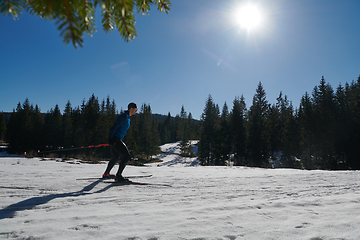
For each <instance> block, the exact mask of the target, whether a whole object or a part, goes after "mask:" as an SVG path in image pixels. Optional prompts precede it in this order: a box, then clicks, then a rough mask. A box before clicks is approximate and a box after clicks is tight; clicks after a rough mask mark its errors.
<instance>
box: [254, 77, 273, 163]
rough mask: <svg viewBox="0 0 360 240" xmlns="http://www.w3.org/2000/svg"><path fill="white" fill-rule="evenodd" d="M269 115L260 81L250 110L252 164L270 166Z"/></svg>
mask: <svg viewBox="0 0 360 240" xmlns="http://www.w3.org/2000/svg"><path fill="white" fill-rule="evenodd" d="M268 116H269V104H268V101H267V100H266V93H265V90H264V88H263V86H262V84H261V82H260V83H259V85H258V88H257V89H256V93H255V95H254V98H253V103H252V106H251V108H250V112H249V160H250V163H249V164H250V165H251V166H255V167H266V166H268V162H267V159H268V156H269V136H268V131H267V128H266V121H267V119H268Z"/></svg>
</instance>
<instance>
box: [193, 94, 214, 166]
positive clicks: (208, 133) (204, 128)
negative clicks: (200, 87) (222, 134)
mask: <svg viewBox="0 0 360 240" xmlns="http://www.w3.org/2000/svg"><path fill="white" fill-rule="evenodd" d="M200 121H201V130H200V141H199V144H198V151H199V161H200V162H201V164H202V165H214V164H215V159H216V157H215V156H216V150H217V149H216V144H217V143H216V140H217V138H216V133H217V132H218V130H217V129H218V127H219V110H218V107H217V106H216V105H215V103H214V102H213V99H212V97H211V95H209V97H208V99H207V101H206V105H205V109H204V112H203V114H202V115H201V120H200Z"/></svg>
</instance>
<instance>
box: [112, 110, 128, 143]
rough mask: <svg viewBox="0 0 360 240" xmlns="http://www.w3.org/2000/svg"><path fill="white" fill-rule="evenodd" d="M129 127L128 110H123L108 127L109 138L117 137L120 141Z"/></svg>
mask: <svg viewBox="0 0 360 240" xmlns="http://www.w3.org/2000/svg"><path fill="white" fill-rule="evenodd" d="M129 127H130V116H129V112H128V111H125V112H124V113H122V114H120V115H119V116H118V117H117V118H116V120H115V122H114V125H113V126H112V127H111V128H110V132H109V138H112V137H118V138H119V139H120V140H121V141H122V140H123V138H124V137H125V134H126V132H127V130H128V129H129Z"/></svg>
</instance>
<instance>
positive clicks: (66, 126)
mask: <svg viewBox="0 0 360 240" xmlns="http://www.w3.org/2000/svg"><path fill="white" fill-rule="evenodd" d="M62 118H63V119H62V124H63V125H62V129H63V146H64V147H65V148H69V147H71V146H72V144H73V140H72V136H73V133H72V131H73V119H72V108H71V103H70V100H69V101H68V102H67V104H66V106H65V110H64V114H63V116H62Z"/></svg>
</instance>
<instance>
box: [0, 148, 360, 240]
mask: <svg viewBox="0 0 360 240" xmlns="http://www.w3.org/2000/svg"><path fill="white" fill-rule="evenodd" d="M74 162H76V161H74ZM167 163H168V164H167ZM158 165H159V164H151V165H149V166H148V167H134V166H127V167H126V169H125V171H124V175H127V176H130V175H147V174H152V175H153V177H151V178H141V179H134V180H133V181H139V182H149V183H173V185H172V187H164V186H136V185H126V186H119V185H115V186H114V185H112V184H106V183H102V182H88V181H80V180H78V181H77V180H75V179H76V178H81V177H97V176H101V174H102V173H103V171H104V169H105V167H106V164H97V165H91V164H69V163H66V162H57V161H54V160H48V161H40V159H37V158H34V159H24V158H0V173H1V178H0V179H1V182H0V199H1V200H0V239H104V238H105V239H124V240H125V239H137V240H138V239H144V240H145V239H146V240H168V239H170V240H171V239H175V240H176V239H204V240H208V239H209V240H210V239H216V240H218V239H232V240H234V239H237V240H239V239H241V240H242V239H246V240H258V239H284V240H285V239H286V240H288V239H304V240H330V239H332V240H335V239H336V240H340V239H346V240H353V239H360V230H359V229H360V184H359V180H360V171H338V172H335V171H332V172H330V171H302V170H292V169H258V168H246V167H201V166H195V167H186V166H194V165H196V164H191V160H189V159H183V158H181V157H179V156H178V155H173V154H171V152H168V154H167V155H166V162H164V163H162V164H161V165H159V166H160V167H158ZM115 168H116V169H117V166H115ZM116 169H114V170H113V171H116Z"/></svg>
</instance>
